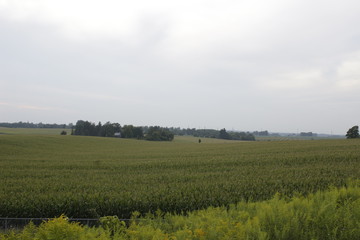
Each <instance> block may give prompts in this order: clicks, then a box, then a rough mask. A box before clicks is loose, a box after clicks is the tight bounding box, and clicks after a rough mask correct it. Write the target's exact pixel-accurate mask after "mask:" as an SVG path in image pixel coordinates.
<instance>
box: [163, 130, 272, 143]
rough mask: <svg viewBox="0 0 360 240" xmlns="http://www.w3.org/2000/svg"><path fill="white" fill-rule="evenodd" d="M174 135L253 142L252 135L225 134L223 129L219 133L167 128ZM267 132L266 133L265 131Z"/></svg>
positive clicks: (244, 133)
mask: <svg viewBox="0 0 360 240" xmlns="http://www.w3.org/2000/svg"><path fill="white" fill-rule="evenodd" d="M169 130H170V131H171V132H172V133H174V134H175V135H180V136H183V135H189V136H194V137H205V138H218V139H228V140H243V141H255V136H254V134H252V133H250V132H235V131H231V132H227V131H226V129H225V128H223V129H221V130H220V131H218V130H215V129H196V128H187V129H185V128H183V129H181V128H169ZM266 132H267V131H266Z"/></svg>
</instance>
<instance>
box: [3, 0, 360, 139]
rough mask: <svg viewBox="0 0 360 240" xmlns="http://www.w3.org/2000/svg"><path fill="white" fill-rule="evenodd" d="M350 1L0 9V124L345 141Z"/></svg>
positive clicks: (358, 76)
mask: <svg viewBox="0 0 360 240" xmlns="http://www.w3.org/2000/svg"><path fill="white" fill-rule="evenodd" d="M359 13H360V2H359V1H358V0H342V1H339V0H291V1H289V0H273V1H268V0H221V1H220V0H206V1H205V0H195V1H194V0H192V1H190V0H182V1H166V0H152V1H145V0H134V1H119V0H103V1H94V0H71V1H70V0H61V1H60V0H51V1H49V0H0V122H17V121H30V122H44V123H70V122H72V123H75V122H76V121H77V120H78V119H83V120H89V121H93V122H98V121H102V122H106V121H111V122H119V123H120V124H122V125H124V124H133V125H160V126H168V127H170V126H174V127H178V126H179V127H184V128H187V127H191V128H192V127H195V128H204V127H206V128H214V129H220V128H226V129H229V130H231V129H236V130H246V131H253V130H269V131H271V132H300V131H307V132H308V131H312V132H317V133H334V134H345V133H346V131H347V129H349V128H350V127H352V126H353V125H357V124H360V110H359V106H360V96H359V91H360V27H359V23H360V14H359Z"/></svg>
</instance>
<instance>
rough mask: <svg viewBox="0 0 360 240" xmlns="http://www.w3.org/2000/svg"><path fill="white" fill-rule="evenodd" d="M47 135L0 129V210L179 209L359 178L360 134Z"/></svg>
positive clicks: (75, 213) (81, 213)
mask: <svg viewBox="0 0 360 240" xmlns="http://www.w3.org/2000/svg"><path fill="white" fill-rule="evenodd" d="M1 131H3V130H1ZM58 132H59V131H58ZM53 134H56V135H51V134H48V135H46V134H43V135H36V134H12V135H4V134H2V135H0V183H1V184H0V217H54V216H59V215H60V214H62V213H64V214H66V215H67V216H69V217H99V216H106V215H118V216H119V217H124V218H127V217H129V216H130V214H131V212H133V211H139V212H141V213H146V212H148V211H155V210H157V209H161V210H163V211H166V212H182V211H188V210H194V209H203V208H206V207H208V206H222V205H228V204H231V203H237V202H239V201H241V200H254V201H258V200H264V199H269V198H271V197H273V195H274V194H275V193H276V192H279V193H280V194H281V195H284V196H292V195H293V194H294V193H295V192H299V193H302V194H307V193H309V192H315V191H317V190H322V189H326V188H328V186H329V185H334V186H343V185H345V184H346V182H347V179H349V178H353V179H358V178H359V177H360V171H359V169H360V168H359V167H360V141H358V140H346V139H341V140H316V141H280V142H276V141H271V142H239V141H225V140H216V139H202V143H201V144H199V143H198V138H192V137H175V140H174V141H173V142H149V141H142V140H129V139H116V138H100V137H81V136H60V135H59V133H57V132H56V133H55V132H54V133H53Z"/></svg>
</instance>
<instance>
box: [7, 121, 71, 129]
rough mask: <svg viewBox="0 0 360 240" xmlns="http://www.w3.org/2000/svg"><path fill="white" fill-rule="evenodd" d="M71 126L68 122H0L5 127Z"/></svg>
mask: <svg viewBox="0 0 360 240" xmlns="http://www.w3.org/2000/svg"><path fill="white" fill-rule="evenodd" d="M72 126H73V124H72V123H70V124H56V123H52V124H49V123H41V122H40V123H32V122H16V123H7V122H3V123H0V127H7V128H71V127H72Z"/></svg>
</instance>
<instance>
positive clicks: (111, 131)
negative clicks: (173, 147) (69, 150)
mask: <svg viewBox="0 0 360 240" xmlns="http://www.w3.org/2000/svg"><path fill="white" fill-rule="evenodd" d="M71 134H72V135H81V136H99V137H121V138H136V139H145V140H149V141H172V140H173V139H174V134H173V133H172V132H170V131H169V130H168V129H167V128H161V127H159V126H151V127H136V126H133V125H124V126H121V125H120V124H119V123H111V122H106V123H105V124H101V122H99V123H98V124H95V123H92V122H89V121H84V120H78V121H77V122H76V124H75V126H74V128H73V129H72V132H71Z"/></svg>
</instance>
